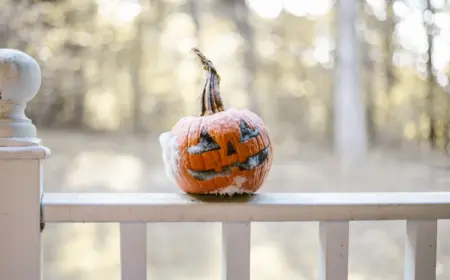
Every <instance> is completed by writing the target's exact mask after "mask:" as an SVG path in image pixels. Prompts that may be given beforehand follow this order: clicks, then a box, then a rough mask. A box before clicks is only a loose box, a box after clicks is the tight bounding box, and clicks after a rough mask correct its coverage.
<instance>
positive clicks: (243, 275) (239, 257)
mask: <svg viewBox="0 0 450 280" xmlns="http://www.w3.org/2000/svg"><path fill="white" fill-rule="evenodd" d="M222 261H223V264H222V280H250V223H222Z"/></svg>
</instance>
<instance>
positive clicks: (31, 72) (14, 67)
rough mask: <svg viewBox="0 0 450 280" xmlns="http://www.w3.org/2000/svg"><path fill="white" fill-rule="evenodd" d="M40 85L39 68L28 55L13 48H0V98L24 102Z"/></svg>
mask: <svg viewBox="0 0 450 280" xmlns="http://www.w3.org/2000/svg"><path fill="white" fill-rule="evenodd" d="M40 86H41V68H40V66H39V64H38V63H37V62H36V60H35V59H34V58H32V57H31V56H30V55H28V54H26V53H24V52H21V51H19V50H13V49H0V100H5V101H10V102H12V103H16V104H24V103H27V102H28V101H30V100H31V99H33V97H34V96H35V95H36V94H37V92H38V90H39V88H40Z"/></svg>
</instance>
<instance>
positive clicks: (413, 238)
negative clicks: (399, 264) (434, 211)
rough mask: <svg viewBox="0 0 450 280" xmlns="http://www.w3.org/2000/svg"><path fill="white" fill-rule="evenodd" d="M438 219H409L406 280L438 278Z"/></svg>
mask: <svg viewBox="0 0 450 280" xmlns="http://www.w3.org/2000/svg"><path fill="white" fill-rule="evenodd" d="M436 246H437V221H436V220H422V221H407V223H406V244H405V272H404V279H405V280H435V279H436Z"/></svg>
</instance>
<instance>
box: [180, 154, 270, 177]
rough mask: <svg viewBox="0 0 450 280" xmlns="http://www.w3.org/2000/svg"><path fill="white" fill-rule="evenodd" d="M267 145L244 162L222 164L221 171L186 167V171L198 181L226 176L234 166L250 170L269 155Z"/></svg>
mask: <svg viewBox="0 0 450 280" xmlns="http://www.w3.org/2000/svg"><path fill="white" fill-rule="evenodd" d="M269 153H270V150H269V147H266V148H264V149H263V150H261V151H260V152H259V153H257V154H254V155H253V156H250V157H248V158H247V160H246V161H244V162H233V163H232V164H230V165H227V166H224V167H223V168H222V170H221V171H215V170H205V171H195V170H192V169H189V168H188V169H187V171H188V173H189V174H190V175H191V176H192V177H193V178H194V179H197V180H199V181H206V180H211V179H213V178H216V177H221V176H228V175H230V173H231V169H232V168H234V167H237V168H239V170H252V169H255V168H257V167H258V166H260V165H261V164H263V163H264V162H265V161H266V160H267V158H268V157H269Z"/></svg>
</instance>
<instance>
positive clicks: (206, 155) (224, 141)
mask: <svg viewBox="0 0 450 280" xmlns="http://www.w3.org/2000/svg"><path fill="white" fill-rule="evenodd" d="M193 51H194V52H195V53H196V54H197V55H198V57H199V58H200V61H201V63H202V65H203V68H204V69H205V70H206V83H205V86H204V88H203V93H202V98H201V113H200V116H197V117H193V116H191V117H184V118H182V119H180V120H179V121H178V123H176V124H175V126H174V127H173V128H172V130H171V131H169V132H165V133H162V134H161V135H160V137H159V140H160V144H161V146H162V150H163V161H164V163H165V170H166V174H167V175H168V176H169V178H171V179H172V180H173V181H174V182H175V183H176V184H177V185H178V186H179V188H180V189H181V190H183V191H184V192H186V193H190V194H228V195H234V194H251V193H254V192H256V191H257V190H258V189H259V188H260V187H261V185H262V184H263V182H264V181H265V179H266V177H267V175H268V172H269V170H270V168H271V165H272V157H273V154H272V144H271V139H270V136H269V132H268V130H267V128H266V126H265V125H264V123H263V121H262V120H261V118H260V117H258V116H257V115H256V114H254V113H253V112H251V111H249V110H238V109H234V108H230V109H227V110H225V108H224V106H223V103H222V99H221V97H220V91H219V84H220V76H219V74H218V73H217V70H216V68H215V67H214V65H213V64H212V62H211V61H210V60H209V59H207V58H206V57H205V56H204V55H203V54H202V53H201V52H200V51H199V50H198V49H193Z"/></svg>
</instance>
